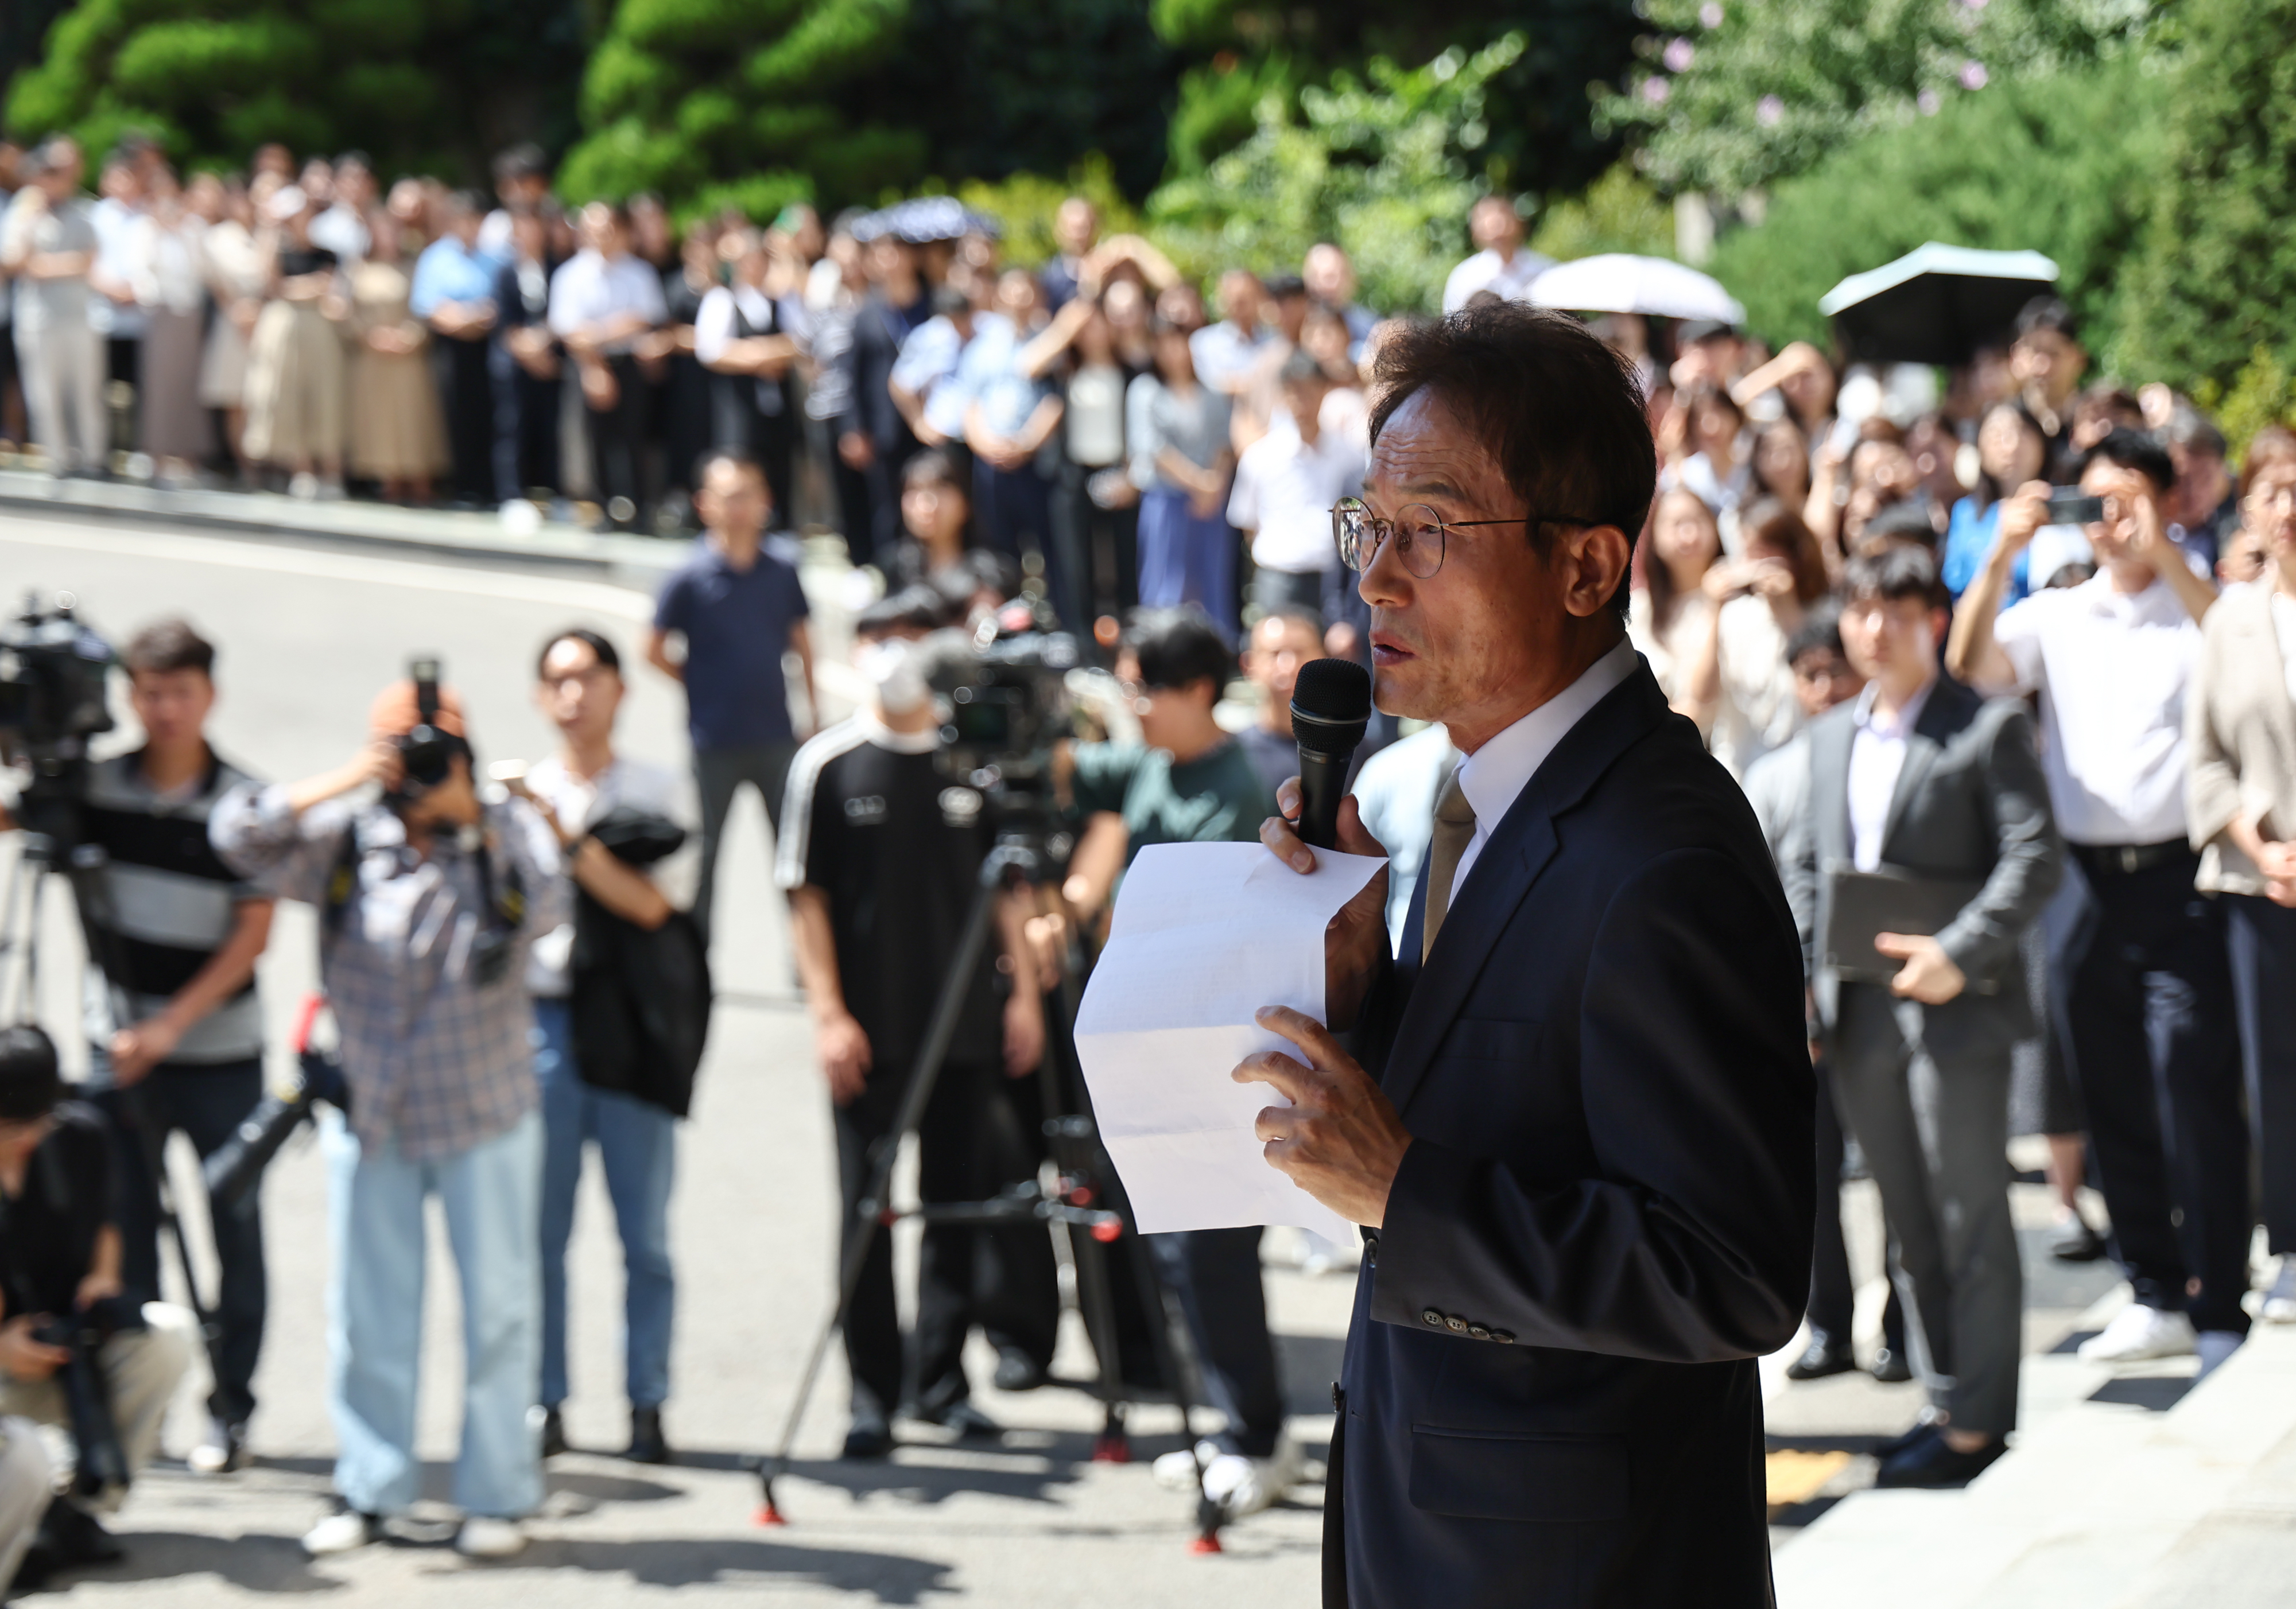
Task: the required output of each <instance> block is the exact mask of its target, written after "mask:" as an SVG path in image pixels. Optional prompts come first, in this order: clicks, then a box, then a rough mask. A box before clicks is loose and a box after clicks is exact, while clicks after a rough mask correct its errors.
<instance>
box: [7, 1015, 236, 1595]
mask: <svg viewBox="0 0 2296 1609" xmlns="http://www.w3.org/2000/svg"><path fill="white" fill-rule="evenodd" d="M105 1126H106V1125H105V1123H104V1121H103V1117H102V1115H101V1114H100V1113H98V1112H97V1111H96V1110H95V1109H94V1107H87V1106H83V1105H81V1104H79V1103H78V1102H70V1101H66V1100H65V1099H64V1085H63V1081H62V1079H61V1077H60V1076H59V1074H58V1072H57V1067H56V1048H55V1046H54V1044H53V1042H51V1041H50V1040H49V1038H48V1036H47V1035H46V1034H45V1033H42V1032H41V1031H40V1030H39V1029H37V1028H35V1027H31V1026H29V1025H19V1026H13V1027H7V1028H0V1303H4V1309H0V1415H4V1416H9V1417H10V1419H12V1421H14V1423H12V1424H9V1425H7V1426H6V1430H7V1434H6V1450H5V1452H4V1453H0V1565H6V1566H7V1568H6V1569H4V1570H0V1592H4V1591H5V1590H6V1587H7V1582H8V1579H9V1577H10V1576H12V1575H13V1574H14V1573H15V1571H14V1564H15V1560H16V1559H17V1558H18V1557H21V1547H22V1545H23V1544H24V1543H25V1541H26V1540H27V1539H26V1538H25V1536H24V1535H23V1524H22V1518H23V1516H22V1515H21V1509H22V1508H24V1507H29V1504H28V1503H26V1502H25V1501H24V1500H23V1499H25V1497H26V1496H27V1495H28V1494H26V1493H24V1492H22V1491H21V1490H20V1489H21V1486H22V1485H23V1484H24V1481H23V1475H24V1468H23V1466H24V1462H25V1455H24V1454H23V1453H22V1452H21V1450H20V1448H19V1436H18V1435H17V1433H16V1432H17V1431H18V1430H19V1429H21V1421H22V1420H25V1419H30V1420H33V1421H35V1422H37V1423H39V1424H42V1425H65V1426H69V1427H70V1430H71V1432H72V1434H73V1440H74V1441H75V1442H76V1443H77V1444H78V1448H77V1450H78V1460H79V1467H78V1471H77V1472H76V1478H75V1479H74V1481H73V1483H72V1487H71V1490H70V1491H69V1492H68V1493H67V1494H66V1495H64V1496H61V1497H59V1498H57V1499H55V1502H54V1504H53V1507H49V1509H48V1512H47V1515H46V1517H45V1520H44V1521H43V1522H42V1523H41V1526H40V1539H39V1543H38V1547H39V1549H40V1552H39V1554H38V1555H37V1556H36V1557H37V1559H38V1563H39V1566H40V1567H41V1568H42V1569H44V1570H45V1569H47V1568H54V1567H58V1566H61V1565H65V1564H98V1563H102V1562H106V1561H109V1560H112V1559H117V1558H119V1556H120V1554H119V1544H118V1543H116V1542H114V1541H113V1540H111V1536H110V1535H109V1534H108V1533H107V1532H106V1531H104V1530H103V1528H102V1524H101V1523H99V1522H98V1521H97V1520H96V1517H95V1515H94V1513H92V1512H90V1508H91V1507H94V1508H101V1509H105V1510H109V1509H113V1508H117V1507H119V1502H120V1500H121V1499H123V1498H124V1497H125V1496H126V1495H127V1481H128V1480H129V1479H131V1478H132V1477H133V1476H134V1475H135V1474H137V1473H138V1472H140V1471H141V1470H142V1469H143V1466H145V1465H146V1464H149V1463H150V1462H151V1461H152V1455H153V1454H154V1453H156V1452H157V1451H159V1450H160V1421H161V1420H163V1419H164V1418H166V1417H167V1413H168V1402H169V1401H171V1400H172V1399H173V1398H174V1396H175V1394H176V1385H177V1384H179V1383H180V1382H181V1381H182V1380H183V1377H184V1374H185V1372H186V1371H188V1370H189V1369H190V1368H191V1367H192V1353H193V1351H194V1350H195V1349H196V1348H197V1347H198V1345H199V1328H198V1321H197V1320H196V1319H193V1317H192V1315H191V1314H190V1313H188V1312H186V1311H184V1310H183V1309H182V1308H180V1307H175V1306H171V1305H169V1304H168V1303H163V1302H147V1303H140V1304H139V1303H136V1302H135V1301H134V1299H133V1298H130V1297H127V1296H126V1295H124V1293H123V1290H122V1287H121V1285H120V1278H119V1251H120V1246H119V1221H118V1219H117V1216H116V1214H115V1213H114V1211H113V1205H112V1188H111V1185H112V1180H111V1150H112V1147H111V1137H110V1136H109V1135H108V1134H107V1133H106V1132H105ZM74 1331H77V1332H78V1334H77V1335H74V1333H73V1332H74ZM91 1344H92V1345H93V1346H94V1356H93V1358H92V1359H90V1358H88V1357H86V1356H85V1355H80V1354H79V1352H78V1349H80V1348H84V1347H86V1346H89V1345H91ZM90 1362H92V1363H93V1365H94V1368H93V1369H90V1368H88V1365H89V1363H90ZM91 1376H100V1378H96V1377H91ZM91 1387H92V1388H93V1389H90V1388H91ZM22 1441H23V1442H26V1443H30V1442H32V1438H30V1437H29V1436H26V1437H23V1438H22ZM42 1495H43V1496H45V1494H42ZM84 1504H85V1505H87V1506H83V1505H84ZM31 1512H32V1513H33V1514H34V1515H37V1514H38V1512H39V1510H38V1508H37V1507H33V1508H32V1510H31ZM9 1522H13V1523H9Z"/></svg>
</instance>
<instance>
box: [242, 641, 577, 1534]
mask: <svg viewBox="0 0 2296 1609" xmlns="http://www.w3.org/2000/svg"><path fill="white" fill-rule="evenodd" d="M414 671H415V676H414V680H411V681H407V682H397V683H394V684H393V685H391V686H389V687H388V688H385V689H384V690H383V691H382V692H381V695H380V696H379V697H377V698H376V699H375V701H374V705H373V709H372V710H371V712H370V714H369V718H368V724H369V727H370V729H371V731H372V733H373V736H372V739H371V740H370V741H369V742H368V744H367V745H366V747H364V748H362V749H361V750H359V752H358V753H357V754H356V755H353V756H352V757H351V758H350V759H349V760H348V762H346V763H345V764H342V765H340V766H338V767H337V768H335V769H334V770H332V771H329V772H322V773H320V774H319V775H317V776H315V777H309V778H307V779H305V780H302V781H299V782H294V783H288V784H284V785H274V786H272V787H268V788H251V787H242V788H236V789H234V791H233V792H232V793H231V794H230V795H229V796H226V797H225V799H224V801H223V802H222V804H220V805H217V809H216V812H215V815H214V818H213V821H212V823H211V827H210V831H211V833H212V836H213V837H214V840H215V845H216V848H217V852H218V853H220V854H222V856H223V858H224V860H225V862H227V863H228V864H230V865H232V866H234V868H236V869H237V870H239V871H240V872H241V874H242V875H243V876H246V877H248V878H252V879H254V880H255V881H256V882H257V883H258V884H259V885H260V886H263V887H264V888H265V889H266V890H267V891H268V892H270V893H272V894H275V895H276V896H278V897H280V898H282V899H293V900H301V901H303V902H305V903H307V904H311V905H314V906H316V907H318V909H319V911H320V930H321V935H320V962H321V972H322V976H323V977H324V981H325V984H326V988H327V994H328V1000H329V1003H330V1004H331V1005H332V1008H333V1011H334V1016H335V1021H336V1024H337V1025H338V1028H339V1030H340V1040H341V1058H342V1070H343V1074H344V1078H345V1080H346V1082H347V1083H348V1088H349V1092H350V1102H349V1104H350V1111H349V1120H348V1123H345V1122H344V1121H343V1119H342V1117H341V1116H340V1115H333V1114H331V1115H329V1116H328V1118H327V1120H326V1123H325V1127H324V1149H325V1154H326V1156H327V1160H328V1166H329V1172H330V1175H331V1179H330V1188H331V1190H332V1196H333V1202H332V1210H331V1212H330V1214H329V1216H330V1222H331V1228H332V1239H333V1246H332V1269H331V1273H330V1278H331V1282H332V1283H331V1289H330V1292H329V1295H330V1303H329V1305H330V1311H331V1312H332V1335H333V1339H334V1344H335V1347H336V1353H335V1356H334V1358H333V1359H332V1380H331V1384H330V1393H329V1394H330V1402H329V1408H330V1411H331V1413H332V1417H333V1419H334V1424H335V1433H336V1437H337V1442H338V1446H339V1451H338V1454H337V1457H336V1460H335V1491H336V1493H337V1497H338V1508H337V1511H336V1512H335V1513H334V1514H332V1515H329V1516H328V1517H327V1518H325V1519H324V1520H322V1521H321V1522H320V1523H318V1524H316V1525H315V1526H314V1527H313V1528H312V1529H311V1531H309V1532H308V1533H307V1535H306V1536H305V1537H304V1539H303V1546H304V1548H305V1549H306V1550H307V1552H309V1553H311V1554H312V1555H314V1556H318V1555H325V1554H334V1553H341V1552H346V1551H348V1550H349V1549H351V1548H358V1547H361V1546H364V1545H365V1544H366V1543H368V1542H371V1541H373V1540H376V1539H377V1538H378V1537H380V1536H381V1534H382V1528H383V1522H384V1520H385V1519H386V1518H387V1517H389V1516H392V1515H399V1514H402V1513H403V1512H405V1510H406V1508H407V1507H409V1506H410V1505H411V1504H413V1502H414V1499H415V1497H416V1495H417V1491H418V1489H419V1486H420V1483H421V1477H422V1465H421V1463H420V1462H419V1461H418V1460H417V1458H415V1453H414V1404H415V1391H416V1387H417V1384H418V1382H419V1376H420V1374H421V1359H422V1277H423V1257H424V1240H423V1203H424V1200H425V1198H426V1197H430V1196H433V1195H435V1196H437V1197H439V1203H440V1205H442V1206H443V1207H444V1208H445V1210H446V1215H447V1235H448V1237H449V1239H450V1240H451V1242H452V1244H453V1246H454V1250H455V1266H456V1272H457V1273H458V1274H459V1276H460V1278H461V1286H462V1297H463V1352H464V1355H463V1373H464V1380H463V1445H462V1450H461V1454H460V1457H459V1458H458V1459H457V1461H456V1465H455V1485H454V1498H455V1503H456V1504H457V1506H459V1507H461V1508H462V1509H463V1515H464V1518H463V1523H462V1527H461V1530H460V1531H459V1533H458V1534H457V1536H456V1539H455V1547H456V1548H457V1549H458V1550H459V1551H461V1552H463V1553H464V1554H467V1555H470V1556H476V1557H482V1558H500V1557H507V1556H510V1555H512V1554H515V1553H516V1552H518V1551H519V1550H520V1549H521V1548H523V1547H524V1546H525V1541H526V1538H525V1533H524V1531H523V1530H522V1529H521V1525H520V1521H521V1518H522V1517H523V1516H524V1515H527V1514H528V1513H529V1512H531V1511H532V1510H533V1509H534V1507H536V1506H537V1504H538V1503H539V1502H540V1501H541V1499H542V1467H541V1460H540V1458H539V1457H538V1456H537V1438H536V1435H535V1433H534V1430H533V1427H532V1426H531V1425H529V1419H528V1412H529V1409H530V1408H531V1406H532V1404H533V1399H534V1390H535V1384H536V1381H537V1377H538V1376H539V1373H540V1369H541V1323H540V1308H541V1286H542V1278H541V1270H540V1255H539V1247H540V1244H541V1224H540V1205H541V1182H542V1152H543V1143H542V1117H541V1114H540V1112H539V1110H538V1107H539V1106H540V1092H539V1090H538V1088H537V1081H536V1077H535V1068H534V1048H533V1043H532V1040H531V1033H532V1030H533V1026H534V1012H533V1007H532V1004H531V1002H530V1001H529V997H528V995H527V992H526V988H525V970H526V967H527V963H528V960H529V952H531V951H532V949H533V945H534V941H535V939H536V937H537V935H541V934H544V933H549V932H552V931H553V930H555V929H556V928H557V927H559V926H560V925H561V924H562V923H563V922H564V921H565V920H566V918H567V911H568V906H569V902H568V896H567V889H566V881H565V879H564V878H562V876H561V875H560V871H561V860H560V856H559V852H558V843H557V840H556V838H555V837H554V836H553V834H552V832H551V830H550V829H549V827H548V826H547V825H546V824H545V822H544V821H543V820H542V818H541V817H540V815H538V814H537V813H536V812H535V810H534V809H533V807H532V806H531V805H528V804H527V803H525V802H524V801H523V800H521V799H516V798H508V797H505V798H504V799H502V800H501V801H500V802H498V803H481V802H480V797H479V795H478V792H477V790H476V788H474V787H473V786H472V782H471V774H472V765H473V761H472V757H471V746H470V742H469V738H468V734H467V732H466V731H465V729H464V725H463V712H462V706H461V703H460V701H459V700H458V699H457V698H455V695H454V694H453V693H452V692H451V691H449V690H447V689H444V688H441V687H439V685H438V681H437V666H436V664H435V662H428V661H419V660H418V661H417V662H416V663H415V666H414ZM370 784H378V785H380V788H381V796H380V797H375V796H369V795H366V794H365V792H364V790H365V788H367V787H368V785H370ZM354 796H357V797H354Z"/></svg>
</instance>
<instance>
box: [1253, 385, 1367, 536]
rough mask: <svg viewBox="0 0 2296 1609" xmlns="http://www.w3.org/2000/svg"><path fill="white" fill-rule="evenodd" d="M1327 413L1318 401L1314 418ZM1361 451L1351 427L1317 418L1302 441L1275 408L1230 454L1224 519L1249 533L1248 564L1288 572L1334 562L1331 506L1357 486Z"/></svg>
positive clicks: (1359, 485) (1360, 477)
mask: <svg viewBox="0 0 2296 1609" xmlns="http://www.w3.org/2000/svg"><path fill="white" fill-rule="evenodd" d="M1330 413H1331V410H1330V409H1329V408H1328V407H1326V408H1325V409H1324V411H1323V412H1322V414H1320V415H1319V421H1321V420H1326V419H1328V418H1329V416H1330ZM1367 457H1368V449H1367V448H1366V447H1365V444H1364V440H1363V438H1362V437H1360V436H1359V435H1357V434H1355V433H1354V432H1352V431H1349V430H1347V429H1337V430H1334V429H1330V428H1329V427H1328V425H1325V426H1324V428H1322V429H1318V431H1317V432H1316V441H1315V445H1312V446H1310V445H1308V443H1306V442H1304V441H1301V440H1300V429H1299V427H1298V426H1297V425H1295V424H1293V423H1292V419H1291V416H1290V415H1289V414H1279V415H1278V416H1277V417H1276V419H1275V421H1274V423H1273V426H1272V428H1271V429H1269V430H1268V432H1267V435H1265V436H1263V437H1260V438H1259V440H1258V441H1255V442H1253V443H1252V444H1251V445H1250V446H1248V447H1246V448H1245V449H1244V450H1243V456H1242V458H1240V459H1238V460H1237V461H1236V466H1235V484H1234V487H1233V488H1232V489H1231V490H1230V491H1229V493H1228V497H1227V522H1228V523H1229V524H1230V525H1232V526H1234V527H1236V528H1237V529H1239V530H1245V531H1251V532H1254V533H1256V535H1254V536H1253V537H1252V541H1251V561H1252V563H1254V564H1256V565H1258V566H1259V568H1262V569H1265V570H1283V571H1286V572H1289V573H1290V574H1292V575H1304V574H1308V573H1310V572H1313V571H1316V570H1327V569H1331V568H1334V567H1336V566H1337V565H1338V564H1339V561H1340V558H1339V549H1338V548H1337V546H1336V545H1334V543H1333V538H1332V505H1333V503H1335V502H1339V500H1340V499H1341V498H1342V497H1352V496H1354V495H1355V494H1357V492H1359V491H1361V490H1362V489H1363V478H1364V469H1365V462H1366V460H1367Z"/></svg>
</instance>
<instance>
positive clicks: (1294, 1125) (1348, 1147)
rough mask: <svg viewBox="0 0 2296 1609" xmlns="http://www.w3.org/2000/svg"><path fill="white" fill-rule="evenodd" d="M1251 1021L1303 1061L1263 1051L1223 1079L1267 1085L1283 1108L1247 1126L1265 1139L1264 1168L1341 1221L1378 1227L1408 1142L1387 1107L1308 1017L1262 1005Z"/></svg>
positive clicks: (1375, 1089) (1272, 1109)
mask: <svg viewBox="0 0 2296 1609" xmlns="http://www.w3.org/2000/svg"><path fill="white" fill-rule="evenodd" d="M1259 1020H1260V1022H1261V1023H1262V1024H1263V1025H1266V1026H1267V1027H1270V1028H1273V1029H1275V1031H1276V1032H1277V1033H1281V1034H1282V1035H1283V1037H1284V1038H1286V1039H1288V1040H1290V1041H1292V1043H1293V1044H1294V1045H1297V1046H1298V1047H1299V1050H1300V1056H1301V1057H1302V1058H1305V1060H1306V1065H1305V1066H1302V1065H1301V1064H1300V1061H1297V1060H1294V1059H1293V1058H1292V1057H1289V1056H1285V1055H1283V1054H1281V1053H1279V1052H1277V1051H1274V1050H1267V1051H1263V1052H1261V1053H1260V1054H1259V1055H1258V1056H1247V1057H1245V1058H1243V1060H1242V1061H1241V1062H1239V1063H1238V1064H1237V1065H1236V1069H1235V1072H1234V1074H1232V1075H1231V1076H1233V1077H1234V1080H1235V1082H1238V1083H1240V1084H1244V1083H1264V1084H1272V1085H1274V1086H1275V1091H1276V1093H1277V1094H1278V1095H1279V1096H1281V1097H1282V1098H1283V1099H1284V1100H1285V1101H1286V1102H1287V1103H1289V1104H1287V1105H1284V1106H1280V1107H1268V1108H1267V1110H1266V1111H1264V1112H1262V1113H1260V1115H1259V1122H1258V1123H1256V1124H1255V1125H1254V1127H1253V1132H1254V1133H1256V1134H1257V1135H1258V1136H1259V1138H1260V1139H1263V1140H1265V1141H1267V1153H1266V1155H1267V1160H1268V1162H1269V1164H1271V1165H1273V1166H1275V1167H1278V1168H1281V1169H1283V1172H1284V1173H1285V1174H1286V1175H1288V1176H1289V1177H1290V1179H1291V1180H1292V1183H1293V1184H1296V1185H1298V1186H1299V1187H1300V1188H1301V1189H1303V1190H1305V1191H1307V1192H1308V1194H1309V1195H1310V1196H1313V1197H1315V1198H1316V1200H1317V1201H1320V1202H1322V1203H1323V1204H1324V1205H1325V1206H1327V1207H1329V1208H1331V1209H1332V1210H1333V1212H1335V1213H1338V1214H1339V1215H1340V1216H1341V1217H1342V1218H1344V1219H1346V1220H1347V1221H1349V1222H1350V1223H1360V1224H1364V1225H1365V1226H1367V1227H1369V1228H1372V1229H1377V1228H1379V1227H1380V1225H1381V1224H1382V1223H1383V1222H1385V1221H1386V1219H1387V1193H1388V1191H1389V1189H1390V1188H1392V1187H1393V1185H1394V1183H1395V1174H1396V1171H1397V1170H1398V1168H1400V1167H1401V1166H1402V1165H1403V1153H1404V1152H1405V1151H1406V1150H1407V1149H1409V1148H1410V1145H1411V1133H1410V1131H1409V1130H1407V1129H1406V1128H1405V1127H1404V1126H1403V1119H1402V1117H1401V1116H1400V1115H1398V1114H1397V1112H1396V1109H1395V1103H1394V1102H1393V1101H1391V1100H1390V1099H1388V1098H1387V1093H1386V1091H1385V1090H1382V1089H1381V1088H1380V1087H1379V1085H1378V1084H1376V1083H1374V1082H1372V1076H1371V1074H1368V1073H1366V1072H1365V1071H1364V1070H1363V1068H1362V1066H1359V1065H1358V1064H1357V1061H1356V1058H1354V1057H1352V1056H1349V1054H1348V1053H1347V1052H1346V1051H1345V1050H1341V1049H1340V1041H1338V1040H1336V1039H1333V1037H1332V1034H1331V1031H1330V1030H1329V1029H1327V1028H1325V1027H1324V1025H1323V1024H1321V1023H1319V1022H1317V1021H1316V1020H1315V1019H1314V1018H1313V1017H1308V1016H1305V1015H1303V1014H1301V1013H1300V1012H1298V1011H1294V1010H1292V1009H1290V1008H1288V1007H1284V1006H1268V1007H1266V1008H1264V1009H1262V1010H1261V1011H1260V1013H1259Z"/></svg>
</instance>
